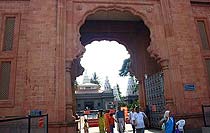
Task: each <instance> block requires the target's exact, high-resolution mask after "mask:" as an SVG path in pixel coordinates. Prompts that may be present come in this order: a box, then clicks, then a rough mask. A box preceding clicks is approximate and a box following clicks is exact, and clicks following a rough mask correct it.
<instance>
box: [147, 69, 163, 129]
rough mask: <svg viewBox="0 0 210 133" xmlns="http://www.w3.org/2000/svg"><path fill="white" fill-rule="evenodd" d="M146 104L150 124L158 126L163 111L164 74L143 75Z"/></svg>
mask: <svg viewBox="0 0 210 133" xmlns="http://www.w3.org/2000/svg"><path fill="white" fill-rule="evenodd" d="M144 86H145V95H146V104H147V105H148V107H149V119H150V125H151V127H154V128H160V126H159V124H158V122H159V121H160V119H161V117H162V116H163V113H164V111H165V98H164V76H163V73H162V72H158V73H156V74H153V75H150V76H148V77H145V81H144Z"/></svg>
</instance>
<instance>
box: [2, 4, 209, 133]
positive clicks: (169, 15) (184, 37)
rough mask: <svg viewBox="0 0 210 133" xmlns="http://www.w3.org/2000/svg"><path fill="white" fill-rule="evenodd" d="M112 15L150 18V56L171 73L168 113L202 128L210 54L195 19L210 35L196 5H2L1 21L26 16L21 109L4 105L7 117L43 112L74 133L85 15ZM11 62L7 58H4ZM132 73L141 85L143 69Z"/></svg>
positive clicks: (57, 127)
mask: <svg viewBox="0 0 210 133" xmlns="http://www.w3.org/2000/svg"><path fill="white" fill-rule="evenodd" d="M194 1H195V0H194ZM113 9H115V10H119V11H128V12H130V13H132V14H133V15H135V16H138V17H140V18H142V19H143V21H144V22H145V24H146V25H147V27H148V28H149V29H150V39H151V42H150V45H149V47H148V48H147V50H148V51H149V54H150V56H152V57H154V59H156V62H157V63H158V64H159V65H161V67H162V69H163V72H164V76H165V83H164V85H165V97H166V102H167V108H169V109H170V110H172V112H173V113H174V114H175V115H176V116H177V117H179V118H185V119H186V120H187V127H188V128H197V127H201V126H203V122H202V115H201V113H202V112H201V105H202V104H210V100H209V98H210V96H209V94H210V92H209V91H210V89H209V82H208V76H207V70H206V66H205V62H204V58H207V57H210V52H209V51H203V50H202V49H201V41H200V37H199V32H198V29H197V26H196V23H195V18H205V19H206V20H207V22H208V23H207V30H209V27H210V25H209V24H210V22H209V21H210V17H209V15H210V14H209V5H198V4H194V5H191V3H190V1H187V0H186V1H185V0H114V1H110V0H57V1H56V0H28V1H19V0H17V1H9V0H7V1H6V0H5V1H3V0H0V14H1V16H0V22H2V18H3V16H4V14H19V15H20V26H19V32H18V33H17V34H18V40H16V43H17V46H18V47H17V53H16V55H15V57H12V59H14V60H15V63H16V68H15V75H13V77H12V78H13V80H15V83H14V84H13V86H14V97H13V100H14V104H13V106H12V107H6V106H5V107H3V106H1V107H0V108H1V109H0V116H8V115H12V116H14V115H18V116H19V115H27V114H28V112H29V111H30V110H32V109H40V110H43V111H44V112H45V113H48V114H49V122H50V129H49V131H50V132H55V133H63V132H67V131H68V130H69V131H72V129H70V128H71V127H69V128H66V126H67V125H68V124H67V123H68V122H72V121H73V118H72V117H71V116H72V115H73V113H74V108H75V107H74V106H75V101H74V94H73V93H72V90H73V89H72V85H71V78H74V76H73V75H71V76H72V77H71V76H69V75H68V74H69V73H68V72H66V68H65V67H66V66H67V67H68V66H69V64H71V62H72V61H73V59H75V58H77V56H80V55H81V54H82V53H83V52H84V47H83V46H82V45H81V44H80V40H79V39H80V33H79V28H80V27H81V26H82V25H83V24H84V21H85V19H86V17H87V16H88V15H90V14H94V13H95V12H97V11H99V10H113ZM0 26H1V27H0V29H1V30H2V27H3V24H1V25H0ZM1 33H2V32H1ZM1 45H2V38H1ZM138 52H139V51H135V52H134V53H136V54H137V53H138ZM203 55H205V57H204V56H203ZM5 58H7V57H6V56H5V55H4V54H2V53H0V60H3V59H5ZM135 58H136V57H135ZM139 62H140V61H139V59H138V58H136V64H137V65H138V63H139ZM68 63H69V64H68ZM67 64H68V65H67ZM134 67H135V66H134ZM133 69H134V70H133V71H134V73H135V75H136V76H137V77H138V78H139V79H141V76H140V75H141V72H142V71H141V70H140V69H138V67H136V68H133ZM186 83H191V84H195V85H196V90H195V91H184V89H183V85H184V84H186ZM140 92H141V91H140ZM0 102H1V101H0ZM73 125H74V124H72V126H73Z"/></svg>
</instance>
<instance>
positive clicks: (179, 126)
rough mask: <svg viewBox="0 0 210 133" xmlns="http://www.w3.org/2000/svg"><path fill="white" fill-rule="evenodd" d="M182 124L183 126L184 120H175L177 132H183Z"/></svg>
mask: <svg viewBox="0 0 210 133" xmlns="http://www.w3.org/2000/svg"><path fill="white" fill-rule="evenodd" d="M184 126H185V120H184V119H181V120H179V121H177V122H176V128H177V130H176V131H178V133H184Z"/></svg>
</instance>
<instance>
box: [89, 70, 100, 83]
mask: <svg viewBox="0 0 210 133" xmlns="http://www.w3.org/2000/svg"><path fill="white" fill-rule="evenodd" d="M90 83H93V84H98V85H100V81H99V78H98V76H97V75H96V72H94V73H93V77H92V78H91V79H90Z"/></svg>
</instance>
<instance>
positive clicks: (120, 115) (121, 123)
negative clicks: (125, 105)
mask: <svg viewBox="0 0 210 133" xmlns="http://www.w3.org/2000/svg"><path fill="white" fill-rule="evenodd" d="M115 118H116V121H117V130H118V131H119V133H123V132H124V130H125V116H124V112H123V111H122V110H121V107H120V106H119V107H118V110H117V112H116V114H115Z"/></svg>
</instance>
